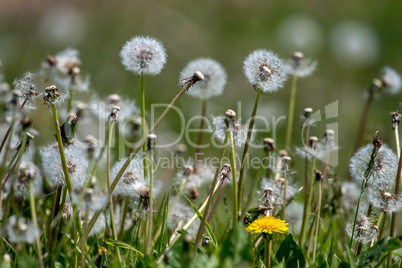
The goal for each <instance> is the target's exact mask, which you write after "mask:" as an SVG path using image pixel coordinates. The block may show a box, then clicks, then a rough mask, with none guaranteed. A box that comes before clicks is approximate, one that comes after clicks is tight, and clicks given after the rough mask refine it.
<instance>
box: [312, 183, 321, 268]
mask: <svg viewBox="0 0 402 268" xmlns="http://www.w3.org/2000/svg"><path fill="white" fill-rule="evenodd" d="M321 183H322V182H321V180H320V181H319V182H318V201H317V202H318V210H317V217H316V224H315V238H314V249H313V266H314V264H315V254H316V250H317V239H318V229H319V228H320V212H321V200H322V188H321Z"/></svg>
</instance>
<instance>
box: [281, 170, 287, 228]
mask: <svg viewBox="0 0 402 268" xmlns="http://www.w3.org/2000/svg"><path fill="white" fill-rule="evenodd" d="M283 177H284V179H285V180H284V186H283V208H282V220H285V215H286V203H287V202H286V191H287V186H288V174H287V171H286V170H285V172H284V175H283Z"/></svg>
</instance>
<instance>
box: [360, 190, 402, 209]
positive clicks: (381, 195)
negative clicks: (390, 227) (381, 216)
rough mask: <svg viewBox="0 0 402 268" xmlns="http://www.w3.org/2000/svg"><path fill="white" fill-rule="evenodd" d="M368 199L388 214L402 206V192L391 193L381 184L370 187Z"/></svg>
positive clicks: (375, 206) (376, 207)
mask: <svg viewBox="0 0 402 268" xmlns="http://www.w3.org/2000/svg"><path fill="white" fill-rule="evenodd" d="M367 199H368V200H369V202H370V204H372V205H373V207H374V208H375V209H377V210H379V211H380V212H384V213H387V214H390V213H392V212H397V211H399V210H400V209H401V208H402V194H391V193H389V192H387V189H386V188H383V187H381V186H371V187H368V191H367Z"/></svg>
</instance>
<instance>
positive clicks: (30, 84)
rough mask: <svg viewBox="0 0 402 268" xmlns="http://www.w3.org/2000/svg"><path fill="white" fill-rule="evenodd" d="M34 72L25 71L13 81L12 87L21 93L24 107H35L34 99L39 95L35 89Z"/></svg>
mask: <svg viewBox="0 0 402 268" xmlns="http://www.w3.org/2000/svg"><path fill="white" fill-rule="evenodd" d="M35 78H36V76H35V74H33V73H30V72H26V73H25V74H24V76H23V77H22V78H21V79H17V80H15V81H14V83H13V88H14V89H15V90H19V91H20V92H21V93H22V95H21V97H20V99H21V101H22V102H26V104H25V107H27V108H31V109H35V108H36V106H35V99H36V98H37V97H39V96H40V94H39V93H38V92H37V91H36V87H37V86H36V82H35Z"/></svg>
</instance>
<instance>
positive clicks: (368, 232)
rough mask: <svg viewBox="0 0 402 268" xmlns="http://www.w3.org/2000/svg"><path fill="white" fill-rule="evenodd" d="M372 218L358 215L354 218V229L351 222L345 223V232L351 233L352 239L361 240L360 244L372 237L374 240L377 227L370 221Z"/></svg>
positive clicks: (365, 242) (370, 239)
mask: <svg viewBox="0 0 402 268" xmlns="http://www.w3.org/2000/svg"><path fill="white" fill-rule="evenodd" d="M371 221H372V219H370V218H368V217H367V216H365V215H359V217H358V218H357V220H356V224H355V229H354V230H353V223H348V224H347V225H346V232H347V234H348V235H349V236H350V237H351V236H352V233H354V234H353V239H355V240H356V241H359V242H361V243H362V244H367V243H369V242H371V241H372V240H373V239H374V240H376V238H377V233H378V228H377V226H375V225H374V224H372V223H371Z"/></svg>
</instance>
